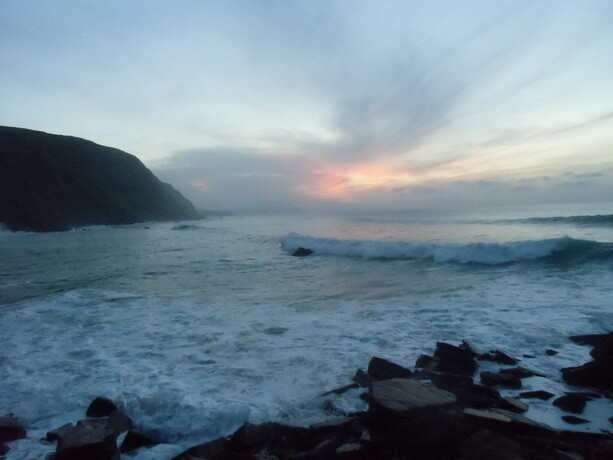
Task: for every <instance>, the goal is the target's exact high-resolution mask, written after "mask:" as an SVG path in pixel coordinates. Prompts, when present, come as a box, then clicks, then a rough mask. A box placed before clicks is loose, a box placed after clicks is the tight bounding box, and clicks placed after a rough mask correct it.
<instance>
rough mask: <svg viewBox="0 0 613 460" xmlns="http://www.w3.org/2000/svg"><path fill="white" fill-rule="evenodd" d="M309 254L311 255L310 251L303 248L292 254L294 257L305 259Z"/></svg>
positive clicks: (311, 251)
mask: <svg viewBox="0 0 613 460" xmlns="http://www.w3.org/2000/svg"><path fill="white" fill-rule="evenodd" d="M311 254H313V250H312V249H308V248H303V247H299V248H298V249H296V250H295V251H294V252H293V253H292V255H293V256H294V257H306V256H310V255H311Z"/></svg>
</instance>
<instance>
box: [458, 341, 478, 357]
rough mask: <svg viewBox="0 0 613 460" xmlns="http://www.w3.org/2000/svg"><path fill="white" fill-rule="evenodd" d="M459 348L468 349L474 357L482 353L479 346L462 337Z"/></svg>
mask: <svg viewBox="0 0 613 460" xmlns="http://www.w3.org/2000/svg"><path fill="white" fill-rule="evenodd" d="M460 348H462V349H463V350H468V351H470V352H471V353H472V354H473V356H474V357H477V356H480V355H482V354H483V350H482V349H481V348H479V347H478V346H476V345H475V344H474V343H472V342H471V341H470V340H467V339H462V344H461V345H460Z"/></svg>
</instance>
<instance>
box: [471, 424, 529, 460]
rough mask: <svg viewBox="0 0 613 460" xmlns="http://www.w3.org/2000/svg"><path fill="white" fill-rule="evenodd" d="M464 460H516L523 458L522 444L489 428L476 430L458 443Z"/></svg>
mask: <svg viewBox="0 0 613 460" xmlns="http://www.w3.org/2000/svg"><path fill="white" fill-rule="evenodd" d="M459 451H460V454H461V457H462V459H464V460H482V459H488V460H518V459H522V458H525V457H524V452H523V448H522V446H521V445H520V444H519V443H518V442H516V441H514V440H513V439H511V438H508V437H506V436H504V435H502V434H500V433H496V432H495V431H491V430H481V431H477V432H476V433H474V434H473V435H471V436H469V437H468V438H466V439H465V440H464V442H462V444H461V445H460V449H459Z"/></svg>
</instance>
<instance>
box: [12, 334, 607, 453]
mask: <svg viewBox="0 0 613 460" xmlns="http://www.w3.org/2000/svg"><path fill="white" fill-rule="evenodd" d="M570 339H571V340H573V341H574V342H576V343H578V344H580V345H586V346H591V347H592V350H591V352H590V355H591V357H592V358H593V359H592V360H590V361H589V362H587V363H584V364H582V365H579V366H575V367H568V368H564V369H561V373H562V378H563V379H564V381H566V382H567V383H569V384H571V385H575V386H578V387H585V389H584V390H583V389H581V391H574V392H566V393H565V394H558V395H556V394H553V393H551V392H548V391H545V390H533V391H521V389H522V379H525V378H528V377H531V376H543V377H544V374H541V373H540V372H539V371H538V370H534V369H529V368H527V367H523V366H519V365H518V364H519V361H520V360H519V359H518V358H516V357H513V356H510V355H508V354H506V353H504V352H503V351H500V350H489V351H483V350H480V349H478V348H477V347H475V346H474V345H473V344H472V343H470V342H468V341H463V342H462V343H461V344H459V345H457V346H456V345H453V344H449V343H444V342H437V344H436V349H435V352H434V354H433V355H432V356H430V355H421V356H420V357H419V358H418V359H417V362H416V363H415V366H414V370H411V369H409V368H407V367H404V366H402V365H400V364H397V363H393V362H391V361H388V360H386V359H384V358H380V357H373V358H372V359H371V360H370V362H369V364H368V368H367V370H366V371H364V370H361V369H360V370H358V371H357V372H356V373H355V375H354V376H353V379H352V383H349V384H348V385H346V386H344V387H341V388H337V389H334V390H331V391H327V392H325V393H323V394H322V396H324V397H325V396H328V395H338V394H342V393H345V392H347V391H349V390H352V389H362V393H361V395H360V397H361V398H362V399H364V400H365V401H366V402H367V403H368V410H366V411H363V412H356V413H350V414H346V413H343V411H342V410H338V411H337V412H338V413H343V416H342V417H340V418H337V419H333V420H329V421H327V422H324V423H320V424H316V425H312V426H310V427H298V426H290V425H284V424H280V423H272V422H269V423H263V424H260V425H253V424H250V423H246V424H244V425H243V426H242V427H240V428H239V429H238V430H237V431H235V432H234V433H233V434H231V435H230V436H227V437H223V438H219V439H216V440H214V441H210V442H206V443H203V444H198V445H195V446H193V447H190V448H189V449H187V450H186V451H184V452H183V453H181V454H179V455H178V456H176V457H174V460H194V459H224V460H225V459H270V460H273V459H305V460H306V459H464V460H471V459H539V460H540V459H556V460H576V459H603V460H604V459H611V458H613V434H611V432H610V430H600V431H601V432H599V433H591V432H584V431H583V432H581V431H575V430H573V426H574V425H580V424H583V423H588V422H589V420H588V419H586V418H583V417H582V415H583V412H584V409H585V408H586V405H587V404H597V403H598V402H597V400H598V399H600V398H609V399H613V393H611V392H612V391H613V332H611V333H608V334H595V335H583V336H573V337H570ZM545 353H546V354H549V355H554V354H555V353H556V352H555V350H547V351H546V352H545ZM524 358H530V356H524ZM484 363H489V364H492V363H493V366H494V367H492V365H490V366H488V369H489V370H480V367H483V364H484ZM494 371H496V372H494ZM476 375H478V379H476V378H475V376H476ZM476 380H478V382H477V381H476ZM509 388H510V389H514V390H516V391H517V394H516V395H515V396H514V397H503V396H502V395H501V394H500V392H499V391H498V390H499V389H509ZM532 400H542V401H551V404H552V405H553V406H555V407H557V408H559V409H560V410H561V411H562V413H564V415H562V416H561V419H562V420H564V422H565V423H566V424H567V425H568V429H554V428H552V427H551V426H548V425H546V424H543V423H537V422H535V421H533V420H531V419H529V418H527V417H525V416H523V415H521V414H523V413H525V412H527V411H528V409H529V403H530V401H532ZM593 401H596V402H595V403H593ZM326 404H327V405H328V407H326V409H327V410H328V411H329V412H335V407H334V402H333V401H332V400H329V399H324V405H326ZM85 415H86V417H87V418H86V419H83V420H79V421H77V422H76V424H72V423H69V424H66V425H64V426H61V427H58V428H55V429H51V430H50V431H49V432H48V433H47V436H46V439H44V440H41V442H46V443H49V444H50V449H52V443H56V447H55V452H51V453H50V454H49V455H48V456H47V458H49V459H50V460H51V459H53V460H74V459H92V460H97V459H100V460H104V459H118V458H120V456H121V454H123V453H128V452H133V451H135V450H137V449H147V448H148V447H151V446H154V445H156V444H159V443H160V442H162V441H161V440H159V439H156V437H155V436H153V435H152V434H151V433H149V432H143V431H140V430H139V429H138V428H137V427H136V426H137V425H138V424H136V425H135V423H134V422H133V421H132V420H131V419H130V418H129V417H128V416H127V415H126V414H124V413H122V412H121V410H119V409H118V407H117V406H116V405H115V403H113V402H112V401H110V400H109V399H106V398H102V397H100V398H96V399H95V400H94V401H92V403H91V404H90V406H89V407H88V409H87V411H86V414H85ZM611 415H612V417H611V418H609V421H610V422H611V424H612V426H611V428H612V429H613V414H611ZM26 436H27V427H25V426H23V425H22V424H21V423H20V422H19V420H18V419H17V418H16V417H15V416H13V415H8V416H4V417H0V458H4V455H6V454H7V453H8V452H9V451H10V443H12V442H14V441H17V442H18V440H19V439H23V438H25V437H26ZM119 439H121V442H118V440H119ZM152 458H154V456H152Z"/></svg>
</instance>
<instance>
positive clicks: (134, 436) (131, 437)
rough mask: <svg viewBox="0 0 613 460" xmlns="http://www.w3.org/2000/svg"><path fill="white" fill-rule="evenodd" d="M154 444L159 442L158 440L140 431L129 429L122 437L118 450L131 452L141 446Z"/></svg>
mask: <svg viewBox="0 0 613 460" xmlns="http://www.w3.org/2000/svg"><path fill="white" fill-rule="evenodd" d="M156 444H159V441H157V440H156V439H154V438H152V437H151V436H148V435H146V434H145V433H143V432H142V431H139V430H130V431H128V434H126V437H125V438H124V439H123V442H122V443H121V448H120V449H119V451H120V452H121V453H122V454H123V453H124V452H131V451H133V450H136V449H139V448H141V447H148V446H155V445H156Z"/></svg>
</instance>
